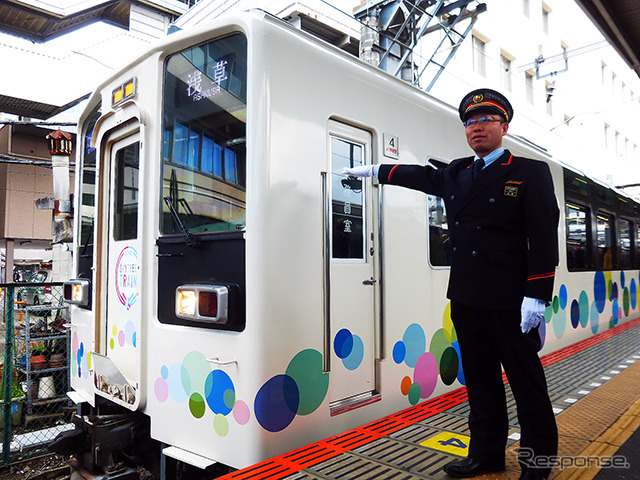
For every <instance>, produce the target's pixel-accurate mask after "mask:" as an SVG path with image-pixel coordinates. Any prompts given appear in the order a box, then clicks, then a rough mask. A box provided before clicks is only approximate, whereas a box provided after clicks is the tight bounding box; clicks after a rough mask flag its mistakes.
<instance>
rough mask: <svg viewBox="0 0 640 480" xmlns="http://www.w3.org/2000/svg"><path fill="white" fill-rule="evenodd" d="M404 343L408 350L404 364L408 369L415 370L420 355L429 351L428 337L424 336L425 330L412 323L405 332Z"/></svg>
mask: <svg viewBox="0 0 640 480" xmlns="http://www.w3.org/2000/svg"><path fill="white" fill-rule="evenodd" d="M402 342H403V343H404V345H405V347H406V348H407V353H406V356H405V359H404V363H406V364H407V366H408V367H411V368H414V367H415V366H416V362H417V361H418V358H420V355H422V354H423V353H424V352H426V349H427V337H426V335H425V334H424V330H423V329H422V327H421V326H420V325H418V324H417V323H412V324H411V325H409V326H408V327H407V329H406V330H405V332H404V336H403V337H402Z"/></svg>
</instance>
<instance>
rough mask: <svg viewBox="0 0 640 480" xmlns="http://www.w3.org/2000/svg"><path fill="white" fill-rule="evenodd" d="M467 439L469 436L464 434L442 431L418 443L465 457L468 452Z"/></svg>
mask: <svg viewBox="0 0 640 480" xmlns="http://www.w3.org/2000/svg"><path fill="white" fill-rule="evenodd" d="M469 440H470V437H467V436H466V435H461V434H459V433H452V432H442V433H439V434H437V435H434V436H433V437H430V438H427V439H426V440H425V441H424V442H422V443H420V445H422V446H423V447H427V448H432V449H434V450H440V451H441V452H447V453H451V454H453V455H459V456H461V457H466V456H467V454H468V453H469Z"/></svg>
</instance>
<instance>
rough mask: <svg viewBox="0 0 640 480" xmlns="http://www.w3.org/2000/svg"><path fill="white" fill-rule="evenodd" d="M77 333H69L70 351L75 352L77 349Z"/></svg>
mask: <svg viewBox="0 0 640 480" xmlns="http://www.w3.org/2000/svg"><path fill="white" fill-rule="evenodd" d="M78 345H79V343H78V334H77V333H76V332H73V335H71V351H72V352H77V351H78Z"/></svg>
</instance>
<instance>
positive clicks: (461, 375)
mask: <svg viewBox="0 0 640 480" xmlns="http://www.w3.org/2000/svg"><path fill="white" fill-rule="evenodd" d="M542 323H544V322H542ZM451 346H452V347H453V348H454V350H455V351H456V353H457V354H458V360H459V361H458V376H457V377H456V378H457V379H458V381H459V382H460V383H461V384H462V385H466V384H467V383H466V382H465V379H464V371H463V370H462V356H461V354H460V344H459V343H458V342H457V341H456V342H453V343H452V344H451Z"/></svg>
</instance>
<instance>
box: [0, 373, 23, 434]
mask: <svg viewBox="0 0 640 480" xmlns="http://www.w3.org/2000/svg"><path fill="white" fill-rule="evenodd" d="M23 400H24V392H23V391H22V389H21V388H20V386H19V385H18V383H17V382H15V381H14V382H12V383H11V424H12V425H18V424H19V423H20V422H21V421H22V402H23ZM2 427H4V386H3V387H2V388H0V428H2Z"/></svg>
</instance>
